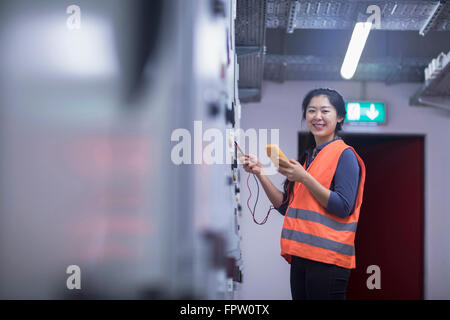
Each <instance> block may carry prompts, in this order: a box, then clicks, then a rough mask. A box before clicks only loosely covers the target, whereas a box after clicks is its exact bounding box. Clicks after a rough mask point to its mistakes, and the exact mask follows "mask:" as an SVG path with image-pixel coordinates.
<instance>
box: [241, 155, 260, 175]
mask: <svg viewBox="0 0 450 320" xmlns="http://www.w3.org/2000/svg"><path fill="white" fill-rule="evenodd" d="M242 162H243V167H244V170H245V171H246V172H249V173H254V174H256V175H261V174H262V173H263V170H262V165H261V162H259V160H258V158H257V157H256V156H254V155H252V154H245V155H244V156H243V159H242Z"/></svg>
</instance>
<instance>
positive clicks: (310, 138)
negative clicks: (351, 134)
mask: <svg viewBox="0 0 450 320" xmlns="http://www.w3.org/2000/svg"><path fill="white" fill-rule="evenodd" d="M322 95H323V96H326V97H327V98H328V101H330V104H331V105H332V106H333V107H334V108H335V109H336V113H337V116H338V117H343V118H344V119H345V115H346V114H347V112H346V111H345V101H344V98H342V96H341V95H340V94H339V93H338V92H337V91H336V90H332V89H324V88H320V89H314V90H311V91H310V92H308V93H307V94H306V96H305V97H304V98H303V102H302V119H303V120H306V109H307V108H308V105H309V103H310V101H311V99H312V98H314V97H317V96H322ZM343 122H344V120H343V121H341V122H338V123H337V124H336V129H335V130H334V133H335V134H336V135H337V133H338V131H341V130H342V125H343ZM314 147H316V140H315V139H314V135H313V134H312V133H311V132H309V133H308V135H307V137H306V140H305V141H304V142H303V143H301V144H300V152H299V154H300V158H299V162H300V163H301V164H302V165H303V164H304V162H305V161H306V160H307V159H306V156H307V154H306V150H308V149H313V148H314ZM289 182H290V181H289V180H288V179H287V178H286V180H285V181H284V184H283V190H284V196H285V197H284V200H283V201H285V199H289V198H290V196H291V195H292V192H293V191H294V183H289Z"/></svg>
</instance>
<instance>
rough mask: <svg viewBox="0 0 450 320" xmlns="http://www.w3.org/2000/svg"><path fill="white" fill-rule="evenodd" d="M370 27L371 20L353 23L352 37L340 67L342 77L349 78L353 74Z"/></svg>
mask: <svg viewBox="0 0 450 320" xmlns="http://www.w3.org/2000/svg"><path fill="white" fill-rule="evenodd" d="M371 28H372V22H358V23H357V24H355V28H354V29H353V34H352V38H351V39H350V43H349V44H348V48H347V53H346V54H345V58H344V62H343V63H342V67H341V76H342V77H343V78H344V79H347V80H348V79H351V78H352V77H353V75H354V74H355V71H356V67H357V66H358V63H359V58H361V54H362V51H363V49H364V46H365V44H366V40H367V37H368V36H369V32H370V29H371Z"/></svg>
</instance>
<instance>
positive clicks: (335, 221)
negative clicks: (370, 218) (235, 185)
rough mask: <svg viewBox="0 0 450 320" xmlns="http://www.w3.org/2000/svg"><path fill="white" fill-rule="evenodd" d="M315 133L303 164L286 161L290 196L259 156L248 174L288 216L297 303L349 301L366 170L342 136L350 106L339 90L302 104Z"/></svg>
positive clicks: (286, 242)
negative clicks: (351, 271) (276, 182)
mask: <svg viewBox="0 0 450 320" xmlns="http://www.w3.org/2000/svg"><path fill="white" fill-rule="evenodd" d="M302 111H303V120H305V121H306V123H307V125H308V128H309V130H310V133H309V135H308V142H307V143H306V147H305V150H302V152H301V153H300V154H301V157H300V161H301V162H302V163H303V165H302V164H301V163H300V162H298V161H295V160H292V159H291V160H289V162H286V161H284V160H282V159H279V161H280V162H283V163H284V164H285V165H286V167H281V166H280V167H279V169H278V171H279V172H280V173H281V174H282V175H284V176H286V180H285V182H284V192H281V191H280V190H278V189H277V188H276V187H275V186H274V185H273V184H272V182H271V181H270V179H269V178H268V177H267V176H266V175H265V174H264V172H263V170H262V166H261V163H260V162H259V161H258V159H256V157H255V156H253V155H248V154H247V155H245V160H244V169H245V171H247V172H252V173H254V174H255V175H256V176H257V177H258V179H259V180H260V181H261V184H262V186H263V188H264V190H265V192H266V194H267V196H268V198H269V200H270V201H271V202H272V204H273V206H274V207H275V208H276V209H277V210H278V211H279V212H280V213H281V214H283V215H284V216H285V218H284V223H283V230H282V234H281V255H282V256H283V257H284V258H285V259H286V260H287V262H288V263H290V264H291V273H290V283H291V293H292V298H293V299H294V300H300V299H345V298H346V288H347V283H348V279H349V276H350V270H351V269H353V268H355V266H356V264H355V249H354V240H355V233H356V225H357V222H358V218H359V212H360V208H361V204H362V198H363V192H364V181H365V172H366V170H365V166H364V162H363V161H362V159H361V158H360V157H359V155H358V154H357V153H356V152H355V150H354V149H353V148H352V147H350V146H348V145H347V144H345V142H344V141H343V140H342V138H341V137H339V136H338V135H337V133H338V131H340V130H341V129H342V124H343V121H344V119H345V114H346V111H345V102H344V100H343V98H342V96H341V95H340V94H339V93H337V92H336V91H335V90H330V89H315V90H312V91H310V92H309V93H308V94H307V95H306V96H305V98H304V100H303V103H302Z"/></svg>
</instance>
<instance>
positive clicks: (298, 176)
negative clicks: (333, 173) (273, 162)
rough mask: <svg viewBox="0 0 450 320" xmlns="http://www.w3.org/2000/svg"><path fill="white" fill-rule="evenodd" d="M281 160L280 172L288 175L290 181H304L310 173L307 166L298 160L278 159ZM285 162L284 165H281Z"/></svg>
mask: <svg viewBox="0 0 450 320" xmlns="http://www.w3.org/2000/svg"><path fill="white" fill-rule="evenodd" d="M278 161H279V164H280V166H279V168H278V172H279V173H281V174H282V175H284V176H286V178H287V179H288V180H289V181H298V182H301V183H303V181H304V179H305V177H306V176H307V175H308V172H306V170H305V168H303V166H302V165H301V164H300V163H299V162H298V161H295V160H293V159H290V160H289V162H287V161H285V160H283V159H278ZM281 164H283V165H284V166H281Z"/></svg>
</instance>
